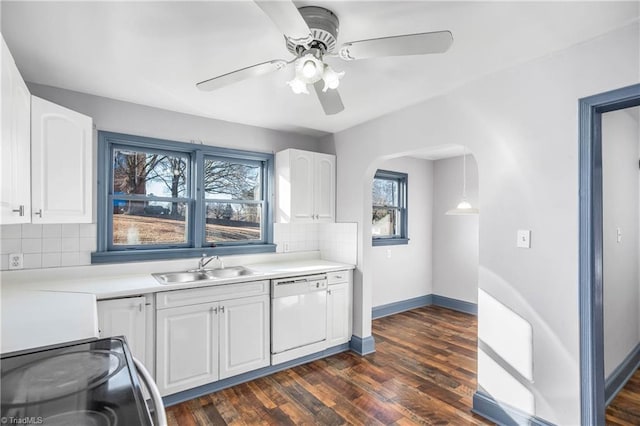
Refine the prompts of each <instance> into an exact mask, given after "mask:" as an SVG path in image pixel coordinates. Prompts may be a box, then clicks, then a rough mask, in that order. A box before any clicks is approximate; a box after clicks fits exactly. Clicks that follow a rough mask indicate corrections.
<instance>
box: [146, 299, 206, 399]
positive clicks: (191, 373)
mask: <svg viewBox="0 0 640 426" xmlns="http://www.w3.org/2000/svg"><path fill="white" fill-rule="evenodd" d="M156 323H157V336H156V348H157V349H156V350H157V352H156V357H157V358H156V382H157V384H158V388H159V389H160V393H161V394H162V395H163V396H164V395H169V394H172V393H175V392H180V391H183V390H186V389H191V388H193V387H196V386H200V385H204V384H207V383H211V382H213V381H215V380H218V304H217V303H204V304H201V305H191V306H183V307H179V308H170V309H162V310H158V311H157V314H156Z"/></svg>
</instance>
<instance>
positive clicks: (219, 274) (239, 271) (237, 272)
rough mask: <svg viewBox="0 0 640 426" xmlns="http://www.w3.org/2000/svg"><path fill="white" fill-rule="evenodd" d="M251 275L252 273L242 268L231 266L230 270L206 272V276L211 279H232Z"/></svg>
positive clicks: (222, 269)
mask: <svg viewBox="0 0 640 426" xmlns="http://www.w3.org/2000/svg"><path fill="white" fill-rule="evenodd" d="M253 274H254V272H253V271H251V270H249V269H247V268H245V267H244V266H232V267H230V268H221V269H210V270H208V271H207V275H208V276H210V277H212V278H233V277H240V276H243V275H253Z"/></svg>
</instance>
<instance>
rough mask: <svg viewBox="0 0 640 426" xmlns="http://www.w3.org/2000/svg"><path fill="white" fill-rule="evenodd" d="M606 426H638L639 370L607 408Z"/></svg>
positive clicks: (639, 419)
mask: <svg viewBox="0 0 640 426" xmlns="http://www.w3.org/2000/svg"><path fill="white" fill-rule="evenodd" d="M606 415H607V418H606V422H607V425H625V426H637V425H640V370H638V371H636V372H635V374H634V375H633V377H631V380H629V381H628V382H627V384H626V385H625V386H624V388H622V390H621V391H620V393H618V395H616V397H615V398H614V399H613V401H611V404H609V407H607V414H606Z"/></svg>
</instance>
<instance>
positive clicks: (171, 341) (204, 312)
mask: <svg viewBox="0 0 640 426" xmlns="http://www.w3.org/2000/svg"><path fill="white" fill-rule="evenodd" d="M236 286H237V288H238V292H237V293H235V294H234V293H233V291H229V288H231V287H233V285H227V286H219V287H208V288H198V289H189V290H177V291H172V292H163V293H158V295H157V301H158V310H157V313H156V321H157V328H156V330H157V336H156V344H157V352H156V382H157V384H158V388H159V389H160V393H161V394H162V395H163V396H164V395H170V394H173V393H176V392H180V391H183V390H187V389H191V388H193V387H196V386H200V385H204V384H207V383H211V382H214V381H216V380H220V379H225V378H227V377H232V376H235V375H238V374H241V373H245V372H247V371H251V370H255V369H258V368H261V367H266V366H268V365H269V362H270V351H269V347H270V334H269V318H270V315H269V294H268V289H269V287H268V281H264V282H255V283H243V284H238V285H236ZM256 293H257V295H254V294H256ZM216 299H222V300H216ZM194 300H199V301H201V302H207V303H197V304H193V301H194ZM176 305H180V306H176Z"/></svg>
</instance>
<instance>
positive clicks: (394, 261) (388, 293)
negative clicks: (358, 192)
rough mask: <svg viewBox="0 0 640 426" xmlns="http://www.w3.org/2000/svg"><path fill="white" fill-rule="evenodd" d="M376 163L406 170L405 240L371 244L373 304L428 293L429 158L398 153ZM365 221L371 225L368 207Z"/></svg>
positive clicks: (429, 246) (429, 292) (429, 290)
mask: <svg viewBox="0 0 640 426" xmlns="http://www.w3.org/2000/svg"><path fill="white" fill-rule="evenodd" d="M377 167H378V168H379V169H382V170H390V171H394V172H401V173H407V174H408V178H407V184H408V187H409V192H408V194H407V195H408V197H407V200H408V207H409V220H408V231H409V244H406V245H395V246H377V247H372V248H371V256H372V268H373V269H372V276H373V283H372V286H373V301H372V306H374V307H376V306H382V305H386V304H388V303H393V302H399V301H402V300H407V299H412V298H414V297H419V296H425V295H428V294H431V293H432V286H431V272H432V268H431V261H432V252H431V243H432V235H431V212H432V210H433V165H432V162H431V161H428V160H421V159H418V158H409V157H402V158H394V159H392V160H388V161H385V162H382V163H379V164H378V166H377ZM372 181H373V180H371V181H370V182H369V193H371V182H372ZM366 225H367V226H369V228H370V227H371V207H369V223H368V224H366ZM369 245H371V241H369Z"/></svg>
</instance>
